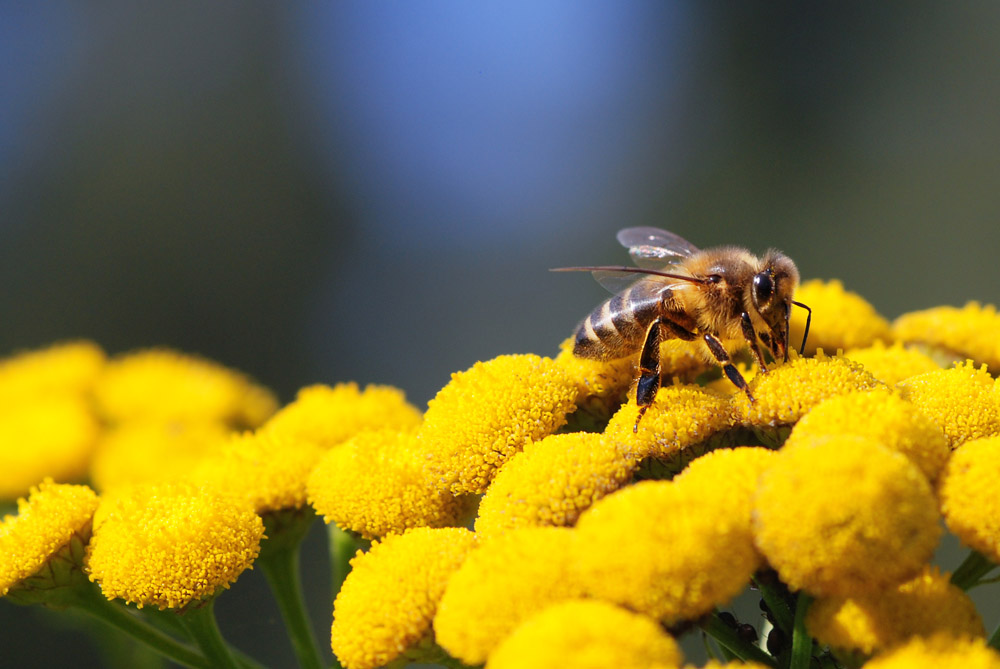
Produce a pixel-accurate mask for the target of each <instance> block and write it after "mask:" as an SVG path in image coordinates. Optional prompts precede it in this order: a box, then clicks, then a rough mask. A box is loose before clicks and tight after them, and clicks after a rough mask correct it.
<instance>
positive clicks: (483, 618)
mask: <svg viewBox="0 0 1000 669" xmlns="http://www.w3.org/2000/svg"><path fill="white" fill-rule="evenodd" d="M573 540H574V536H573V531H572V530H569V529H566V528H562V527H525V528H521V529H517V530H511V531H509V532H507V533H506V534H504V535H501V536H498V537H495V538H492V539H487V540H485V541H483V542H482V543H481V544H480V545H479V547H478V548H477V549H476V550H474V551H472V552H471V553H469V556H468V557H467V558H466V560H465V563H464V564H463V565H462V566H461V567H460V568H459V570H458V571H456V572H455V574H454V575H453V576H452V577H451V580H450V581H448V587H447V589H446V590H445V592H444V596H443V597H442V598H441V604H440V606H439V607H438V613H437V617H436V618H435V619H434V632H435V634H436V635H437V642H438V643H439V644H440V645H441V647H442V648H444V649H445V650H446V651H448V653H450V654H451V655H452V656H453V657H456V658H458V659H460V660H462V661H463V662H464V663H466V664H470V665H475V664H482V663H483V662H485V661H486V658H487V657H488V656H489V654H490V653H491V652H492V651H493V649H494V648H496V647H497V645H498V644H499V643H500V642H501V641H503V639H504V638H505V637H506V636H507V635H508V634H510V633H511V632H512V631H513V630H514V628H516V627H517V626H518V625H519V624H521V622H523V621H524V620H525V619H526V618H528V616H530V615H532V614H533V613H536V612H538V611H541V610H542V609H544V608H545V607H546V606H548V605H550V604H553V603H555V602H558V601H562V600H564V599H569V598H573V597H579V596H580V595H582V594H583V593H582V591H581V588H580V585H579V584H578V583H577V582H576V581H575V580H574V579H573V578H572V560H573Z"/></svg>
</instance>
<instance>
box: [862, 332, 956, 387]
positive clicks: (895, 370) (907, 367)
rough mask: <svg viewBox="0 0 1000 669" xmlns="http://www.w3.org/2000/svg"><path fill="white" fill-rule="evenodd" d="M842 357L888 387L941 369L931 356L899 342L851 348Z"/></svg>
mask: <svg viewBox="0 0 1000 669" xmlns="http://www.w3.org/2000/svg"><path fill="white" fill-rule="evenodd" d="M844 357H845V358H847V359H848V360H853V361H854V362H858V363H861V365H862V366H863V367H864V368H865V369H867V370H868V371H869V372H871V373H872V376H874V377H875V378H876V379H878V380H879V381H881V382H882V383H885V384H888V385H890V386H893V385H896V384H897V383H899V382H900V381H903V380H904V379H908V378H910V377H911V376H916V375H917V374H923V373H924V372H933V371H936V370H938V369H941V366H940V365H939V364H938V363H937V361H935V360H934V358H932V357H931V356H929V355H927V354H926V353H924V352H923V351H920V350H918V349H916V348H913V347H911V346H904V345H903V344H902V343H900V342H896V343H895V344H892V345H891V346H886V345H885V344H883V343H882V342H881V341H877V342H875V343H874V344H872V345H871V346H868V347H865V348H852V349H851V350H849V351H847V353H845V354H844Z"/></svg>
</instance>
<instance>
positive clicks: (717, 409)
mask: <svg viewBox="0 0 1000 669" xmlns="http://www.w3.org/2000/svg"><path fill="white" fill-rule="evenodd" d="M638 412H639V408H638V406H636V404H635V401H634V400H633V401H629V403H628V404H626V405H624V406H622V408H621V409H619V410H618V413H616V414H615V415H614V416H613V417H612V418H611V421H610V422H609V423H608V427H607V429H605V431H604V434H605V435H607V437H608V439H609V440H610V441H612V442H613V443H616V444H618V447H619V449H620V450H621V451H622V452H624V453H627V454H629V455H631V456H633V457H634V458H635V459H637V460H641V459H642V458H646V457H659V458H663V457H667V456H670V455H673V454H674V453H676V452H677V451H679V450H681V449H684V448H687V447H688V446H691V445H693V444H697V443H699V442H702V441H705V440H706V439H708V438H709V437H711V436H713V435H714V434H716V433H718V432H720V431H722V430H724V429H726V428H728V427H730V426H731V425H732V417H731V412H730V410H729V401H728V399H727V398H726V397H725V396H724V395H721V394H719V393H715V392H712V391H709V390H705V389H704V388H702V387H700V386H694V385H691V386H666V387H663V388H660V390H659V392H657V393H656V399H655V400H654V401H653V404H652V406H650V407H649V410H648V411H647V412H646V413H645V415H644V416H643V417H642V420H641V421H640V422H639V429H638V431H637V432H633V430H634V429H635V419H636V416H637V415H638Z"/></svg>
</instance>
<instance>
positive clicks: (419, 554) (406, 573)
mask: <svg viewBox="0 0 1000 669" xmlns="http://www.w3.org/2000/svg"><path fill="white" fill-rule="evenodd" d="M474 545H475V535H474V534H473V533H472V532H469V531H468V530H466V529H462V528H444V529H429V528H419V529H414V530H409V531H407V532H406V533H405V534H402V535H391V536H388V537H386V538H385V539H383V540H382V541H380V542H375V543H373V544H372V547H371V548H370V549H369V550H368V552H367V553H362V552H360V551H359V552H358V554H357V556H356V557H355V558H354V559H353V560H351V567H352V569H351V572H350V573H349V574H348V575H347V580H345V581H344V585H343V587H342V588H341V589H340V592H339V593H338V594H337V599H336V601H335V602H334V603H333V628H332V630H331V637H330V638H331V645H332V647H333V652H334V653H335V654H336V655H337V658H338V659H339V660H340V662H341V664H343V665H344V666H345V667H347V669H370V668H372V667H381V666H383V665H386V664H388V663H389V662H391V661H393V660H394V659H396V658H397V657H399V656H400V655H401V654H402V653H405V652H406V649H407V648H410V647H412V646H414V645H415V644H417V643H418V642H419V641H420V640H421V639H423V638H425V637H426V636H428V635H430V633H431V621H432V620H433V619H434V614H435V613H436V612H437V607H438V602H439V601H440V599H441V596H442V594H443V593H444V588H445V585H446V584H447V583H448V579H449V577H450V576H451V575H452V573H454V571H455V570H456V569H458V568H459V566H460V565H461V564H462V562H463V561H464V560H465V556H466V554H467V553H468V552H469V550H470V549H471V548H472V547H473V546H474Z"/></svg>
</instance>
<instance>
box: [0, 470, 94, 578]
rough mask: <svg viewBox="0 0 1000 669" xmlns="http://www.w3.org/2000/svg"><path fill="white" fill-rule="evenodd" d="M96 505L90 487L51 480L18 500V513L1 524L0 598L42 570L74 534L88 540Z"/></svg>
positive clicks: (7, 517)
mask: <svg viewBox="0 0 1000 669" xmlns="http://www.w3.org/2000/svg"><path fill="white" fill-rule="evenodd" d="M96 508H97V495H96V494H94V491H93V490H91V489H90V488H88V487H87V486H83V485H67V484H58V483H53V482H52V480H51V479H48V480H45V481H43V482H42V483H41V484H39V485H38V486H36V487H33V488H32V489H31V493H30V494H29V496H28V498H27V499H24V498H22V499H19V500H17V515H16V516H5V517H4V519H3V522H2V523H0V597H2V596H4V595H6V594H7V593H8V592H9V591H10V590H11V588H15V587H17V586H18V584H20V583H21V582H22V581H24V580H25V579H26V578H28V577H30V576H32V575H33V574H35V573H37V572H38V571H39V570H40V569H42V567H44V566H45V564H46V563H47V562H48V561H49V560H50V559H51V558H52V557H53V556H54V555H55V554H56V553H57V552H59V550H60V549H62V548H63V547H64V546H66V545H67V544H68V543H69V542H70V540H71V539H72V538H73V537H78V538H79V539H80V540H81V541H83V542H85V541H86V540H87V539H88V538H89V536H90V527H91V519H92V518H93V516H94V510H95V509H96Z"/></svg>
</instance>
